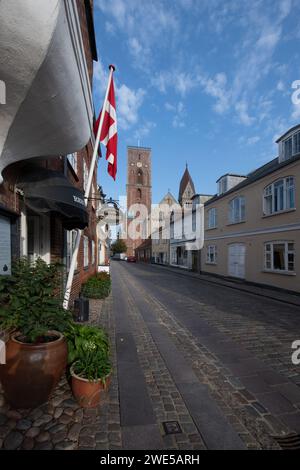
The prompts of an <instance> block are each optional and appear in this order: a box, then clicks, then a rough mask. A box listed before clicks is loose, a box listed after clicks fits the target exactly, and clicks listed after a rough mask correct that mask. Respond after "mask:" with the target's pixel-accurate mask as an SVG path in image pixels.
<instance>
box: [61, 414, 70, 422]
mask: <svg viewBox="0 0 300 470" xmlns="http://www.w3.org/2000/svg"><path fill="white" fill-rule="evenodd" d="M71 421H72V416H68V415H66V414H62V415H61V417H60V418H59V422H60V423H62V424H69V423H70V422H71Z"/></svg>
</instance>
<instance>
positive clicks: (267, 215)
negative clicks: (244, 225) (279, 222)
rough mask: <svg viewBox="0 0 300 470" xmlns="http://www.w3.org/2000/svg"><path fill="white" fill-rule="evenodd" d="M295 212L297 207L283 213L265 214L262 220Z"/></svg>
mask: <svg viewBox="0 0 300 470" xmlns="http://www.w3.org/2000/svg"><path fill="white" fill-rule="evenodd" d="M295 210H296V207H294V208H293V209H284V210H283V211H278V212H273V214H264V215H263V216H262V218H263V219H267V218H268V217H274V216H275V215H280V214H288V213H289V212H295Z"/></svg>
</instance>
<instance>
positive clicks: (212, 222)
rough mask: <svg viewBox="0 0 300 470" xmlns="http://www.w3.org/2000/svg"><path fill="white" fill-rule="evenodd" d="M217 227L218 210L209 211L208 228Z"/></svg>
mask: <svg viewBox="0 0 300 470" xmlns="http://www.w3.org/2000/svg"><path fill="white" fill-rule="evenodd" d="M216 226H217V209H216V208H213V209H209V211H208V228H216Z"/></svg>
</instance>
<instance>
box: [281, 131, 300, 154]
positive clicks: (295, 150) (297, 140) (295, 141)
mask: <svg viewBox="0 0 300 470" xmlns="http://www.w3.org/2000/svg"><path fill="white" fill-rule="evenodd" d="M285 136H286V137H285ZM285 136H283V137H282V138H280V139H279V140H277V143H279V161H280V162H283V161H285V160H289V159H290V158H292V157H294V156H296V155H299V154H300V130H299V126H298V130H297V131H295V132H294V133H292V132H289V133H288V134H285Z"/></svg>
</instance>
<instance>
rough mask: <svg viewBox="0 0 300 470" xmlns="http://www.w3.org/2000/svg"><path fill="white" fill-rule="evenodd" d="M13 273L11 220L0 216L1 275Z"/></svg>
mask: <svg viewBox="0 0 300 470" xmlns="http://www.w3.org/2000/svg"><path fill="white" fill-rule="evenodd" d="M10 274H11V229H10V220H9V219H8V218H6V217H2V216H0V276H5V275H10Z"/></svg>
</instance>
